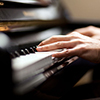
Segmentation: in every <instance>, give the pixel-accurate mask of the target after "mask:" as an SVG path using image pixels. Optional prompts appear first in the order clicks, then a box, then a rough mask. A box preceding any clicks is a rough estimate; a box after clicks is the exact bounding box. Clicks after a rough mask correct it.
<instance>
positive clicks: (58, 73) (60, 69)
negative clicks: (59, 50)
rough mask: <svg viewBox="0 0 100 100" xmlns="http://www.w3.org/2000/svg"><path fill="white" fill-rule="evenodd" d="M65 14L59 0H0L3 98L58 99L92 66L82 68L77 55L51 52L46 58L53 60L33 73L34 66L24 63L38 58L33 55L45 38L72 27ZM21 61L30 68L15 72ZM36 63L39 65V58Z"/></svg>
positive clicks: (0, 55) (62, 32)
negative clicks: (47, 1) (47, 0)
mask: <svg viewBox="0 0 100 100" xmlns="http://www.w3.org/2000/svg"><path fill="white" fill-rule="evenodd" d="M64 15H65V14H64V12H63V7H62V5H61V3H60V2H59V0H53V1H52V3H50V4H42V3H41V2H39V1H38V0H33V1H32V0H25V1H21V0H20V1H18V0H1V1H0V61H1V65H0V66H1V71H2V72H1V83H0V84H1V97H3V98H9V99H28V100H30V99H34V100H35V99H36V100H37V99H38V100H58V99H59V98H60V97H61V96H62V95H63V94H64V93H65V92H68V91H69V90H70V89H71V88H72V87H73V86H74V85H75V83H76V82H77V81H78V80H79V79H80V78H81V77H82V76H83V75H84V73H85V72H86V71H87V70H88V69H90V68H87V67H86V66H85V67H80V64H82V63H83V62H80V64H79V65H77V62H79V59H78V57H69V58H62V59H56V58H54V59H53V58H52V57H51V55H48V56H46V57H47V58H45V59H48V60H49V59H50V61H51V62H50V61H49V63H48V66H47V65H46V69H45V70H44V69H42V70H39V71H36V72H33V73H32V71H33V69H32V66H31V67H30V65H27V66H26V65H25V64H27V63H26V62H28V63H29V62H30V61H31V60H32V59H33V62H34V60H36V58H32V57H35V56H34V55H37V53H36V52H37V51H36V46H37V45H38V44H39V43H40V42H41V41H42V40H44V39H46V38H48V37H51V36H53V35H61V34H65V32H67V30H66V28H65V26H67V28H69V29H70V25H71V24H70V23H69V22H68V20H67V19H66V18H65V16H64ZM68 25H69V26H68ZM73 25H75V24H73ZM73 25H71V26H73ZM72 28H73V27H72ZM74 28H76V27H74ZM71 31H72V30H71ZM31 56H32V57H31ZM43 59H44V58H43ZM13 60H14V61H15V62H13ZM23 60H25V62H22V61H23ZM16 61H17V63H16ZM44 61H46V60H44ZM20 62H21V64H22V66H24V65H25V66H26V67H25V68H26V69H27V68H28V70H29V71H28V70H24V69H25V68H24V67H23V68H22V69H21V70H19V71H15V70H14V69H13V67H14V65H15V66H16V65H17V68H19V69H20ZM15 63H16V64H15ZM31 63H32V62H31ZM37 63H38V64H37ZM37 63H35V64H36V65H35V66H37V67H38V65H39V61H38V62H37ZM43 63H44V62H43ZM84 65H85V64H84V63H83V66H84ZM39 66H40V65H39ZM41 66H42V65H41ZM41 66H40V67H41ZM33 67H34V66H33ZM30 71H31V72H30ZM34 73H35V74H34Z"/></svg>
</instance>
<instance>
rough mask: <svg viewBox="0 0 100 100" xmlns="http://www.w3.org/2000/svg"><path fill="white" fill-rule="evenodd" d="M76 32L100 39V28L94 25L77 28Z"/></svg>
mask: <svg viewBox="0 0 100 100" xmlns="http://www.w3.org/2000/svg"><path fill="white" fill-rule="evenodd" d="M75 32H79V33H80V34H83V35H86V36H89V37H91V38H94V39H98V40H100V28H97V27H94V26H88V27H85V28H80V29H76V30H75Z"/></svg>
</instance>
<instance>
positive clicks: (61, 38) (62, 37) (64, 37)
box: [38, 35, 71, 46]
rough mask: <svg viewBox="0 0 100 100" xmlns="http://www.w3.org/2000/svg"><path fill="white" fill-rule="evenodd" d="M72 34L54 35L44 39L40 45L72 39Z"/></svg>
mask: <svg viewBox="0 0 100 100" xmlns="http://www.w3.org/2000/svg"><path fill="white" fill-rule="evenodd" d="M70 38H71V37H70V36H67V35H57V36H52V37H50V38H48V39H46V40H44V41H42V42H41V43H40V44H39V45H38V46H42V45H46V44H50V43H54V42H57V41H69V40H70Z"/></svg>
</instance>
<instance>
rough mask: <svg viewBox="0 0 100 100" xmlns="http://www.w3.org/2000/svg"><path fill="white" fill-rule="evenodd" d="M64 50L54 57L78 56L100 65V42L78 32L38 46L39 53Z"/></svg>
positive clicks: (55, 38) (48, 40) (59, 36)
mask: <svg viewBox="0 0 100 100" xmlns="http://www.w3.org/2000/svg"><path fill="white" fill-rule="evenodd" d="M63 48H66V49H65V50H64V51H61V52H55V53H54V54H52V56H54V57H69V56H78V57H81V58H83V59H86V60H89V61H91V62H95V63H100V41H99V40H97V39H93V38H90V37H88V36H85V35H82V34H80V33H78V32H72V33H71V34H68V35H57V36H53V37H50V38H48V39H46V40H44V41H43V42H41V43H40V44H39V45H38V47H37V51H50V50H55V49H63Z"/></svg>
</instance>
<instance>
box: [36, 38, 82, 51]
mask: <svg viewBox="0 0 100 100" xmlns="http://www.w3.org/2000/svg"><path fill="white" fill-rule="evenodd" d="M77 44H81V42H80V40H77V39H76V40H72V41H60V42H54V43H51V44H48V45H44V46H39V47H37V51H50V50H55V49H62V48H73V47H75V46H76V45H77Z"/></svg>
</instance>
